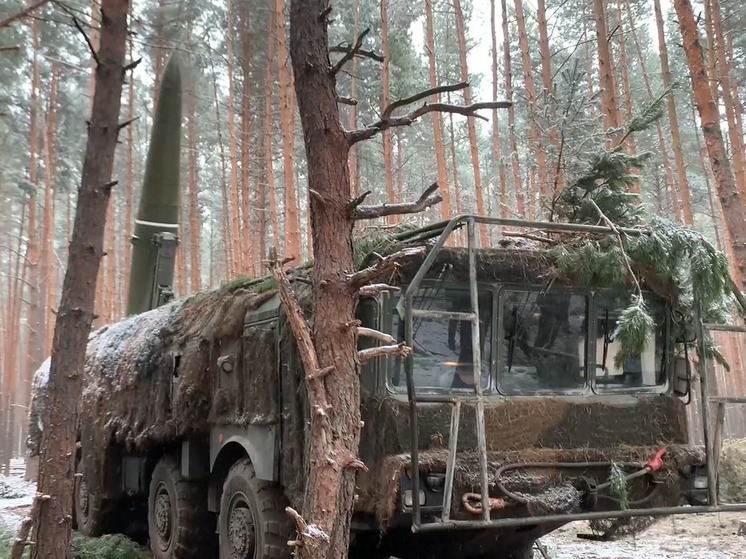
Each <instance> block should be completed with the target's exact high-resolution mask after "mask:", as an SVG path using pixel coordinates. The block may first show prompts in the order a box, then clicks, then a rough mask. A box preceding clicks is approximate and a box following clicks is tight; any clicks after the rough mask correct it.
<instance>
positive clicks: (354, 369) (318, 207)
mask: <svg viewBox="0 0 746 559" xmlns="http://www.w3.org/2000/svg"><path fill="white" fill-rule="evenodd" d="M328 8H329V0H292V2H291V10H290V54H291V58H292V63H293V71H294V77H295V90H296V94H297V95H296V97H297V99H298V106H299V110H300V116H301V123H302V126H303V135H304V140H305V147H306V161H307V165H308V188H309V191H315V192H316V193H318V195H319V196H311V221H312V226H313V247H314V270H313V283H314V290H313V293H314V294H313V308H314V321H313V341H314V345H315V347H316V352H317V353H318V358H319V367H320V368H326V367H333V368H334V372H332V373H331V374H328V375H326V376H325V377H324V378H322V379H320V381H319V382H317V383H316V385H317V386H316V387H313V388H315V389H316V390H319V391H321V392H322V393H325V399H326V403H327V404H328V406H329V407H328V408H327V409H323V408H321V409H319V408H317V409H316V410H315V411H314V413H313V419H312V423H311V432H312V433H313V434H312V440H311V444H310V448H309V456H308V463H309V464H311V465H312V466H311V467H310V469H309V472H308V477H307V480H306V492H305V499H304V506H303V516H304V518H305V519H306V521H307V522H308V524H311V525H316V526H317V527H318V528H319V529H320V530H322V531H323V534H325V535H326V536H327V537H326V538H324V537H320V538H316V539H312V538H307V539H306V540H304V545H303V546H302V547H301V548H300V549H299V550H298V551H299V556H300V557H301V559H305V558H312V557H313V558H322V557H323V558H325V559H333V558H340V559H341V558H344V557H346V556H347V550H348V547H349V531H350V520H351V514H352V507H353V504H354V493H355V470H354V469H353V468H352V467H351V466H352V465H353V464H354V461H355V460H356V459H357V450H358V444H359V440H360V430H361V425H360V407H359V402H360V383H359V376H358V372H359V364H358V362H357V346H356V333H355V331H354V328H351V327H350V324H352V323H353V322H352V321H353V320H354V312H355V305H356V302H357V292H356V289H355V288H354V286H352V285H350V284H349V283H348V282H346V281H344V280H343V279H341V278H344V277H345V275H346V274H348V273H350V271H352V270H353V259H352V243H351V239H352V230H353V220H352V219H351V216H350V212H349V203H350V177H349V171H348V167H347V159H348V153H349V146H350V143H349V141H348V139H347V135H346V134H345V131H344V130H343V128H342V125H341V123H340V119H339V110H338V106H337V95H336V90H335V77H334V74H333V73H332V72H330V63H329V55H328V33H327V24H328V22H327V20H326V15H325V10H327V9H328ZM307 373H308V371H307ZM309 388H312V387H311V386H309ZM311 540H313V541H311Z"/></svg>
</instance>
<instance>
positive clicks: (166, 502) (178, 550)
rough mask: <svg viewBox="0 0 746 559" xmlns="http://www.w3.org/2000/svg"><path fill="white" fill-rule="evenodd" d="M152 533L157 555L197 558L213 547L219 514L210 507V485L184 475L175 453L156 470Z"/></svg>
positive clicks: (152, 491)
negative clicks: (216, 515) (208, 495)
mask: <svg viewBox="0 0 746 559" xmlns="http://www.w3.org/2000/svg"><path fill="white" fill-rule="evenodd" d="M148 533H149V536H150V549H151V550H152V552H153V557H154V559H197V558H201V557H204V556H205V554H209V553H210V551H211V547H213V546H211V544H212V543H213V542H214V533H215V516H214V515H213V514H210V512H208V510H207V485H206V484H203V483H195V482H191V481H188V480H186V479H184V477H183V476H182V475H181V468H180V466H179V463H178V462H177V460H176V459H175V458H174V457H172V456H164V457H163V458H161V459H160V461H159V462H158V464H157V465H156V467H155V470H153V477H152V478H151V480H150V494H149V496H148Z"/></svg>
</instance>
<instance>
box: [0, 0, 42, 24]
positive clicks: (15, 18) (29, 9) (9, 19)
mask: <svg viewBox="0 0 746 559" xmlns="http://www.w3.org/2000/svg"><path fill="white" fill-rule="evenodd" d="M52 1H53V0H39V1H38V2H35V3H34V4H31V5H30V6H29V7H27V8H25V9H23V10H21V11H20V12H17V13H15V14H13V15H11V16H8V17H6V18H5V19H4V20H2V21H0V29H2V28H3V27H8V26H9V25H10V24H12V23H14V22H16V21H18V20H19V19H23V18H25V17H26V16H28V15H30V14H31V12H34V11H36V10H38V9H39V8H41V7H42V6H44V5H46V4H49V3H50V2H52Z"/></svg>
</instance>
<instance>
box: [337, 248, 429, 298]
mask: <svg viewBox="0 0 746 559" xmlns="http://www.w3.org/2000/svg"><path fill="white" fill-rule="evenodd" d="M424 255H425V247H423V246H421V247H412V248H405V249H403V250H400V251H399V252H395V253H394V254H391V255H389V256H381V257H379V259H378V262H376V263H375V264H374V265H373V266H370V267H369V268H365V269H363V270H360V271H359V272H355V273H354V274H349V275H348V276H347V281H348V282H349V283H350V285H352V286H353V287H356V288H358V289H359V288H361V287H362V286H364V285H366V284H369V283H374V282H375V281H376V280H378V279H380V278H382V277H384V276H386V275H387V274H388V275H390V274H392V273H394V272H395V271H396V270H397V269H398V268H399V266H400V265H401V263H402V262H404V261H406V260H411V259H412V258H418V257H421V256H424Z"/></svg>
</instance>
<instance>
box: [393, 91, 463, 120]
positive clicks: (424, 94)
mask: <svg viewBox="0 0 746 559" xmlns="http://www.w3.org/2000/svg"><path fill="white" fill-rule="evenodd" d="M467 87H469V82H461V83H454V84H451V85H440V86H437V87H431V88H430V89H426V90H425V91H420V92H419V93H415V94H414V95H412V96H410V97H405V98H404V99H398V100H397V101H394V102H393V103H391V104H390V105H389V106H388V107H386V108H384V110H383V114H382V115H381V120H388V119H389V118H390V117H391V115H392V114H394V111H395V110H396V109H399V108H401V107H406V106H407V105H411V104H412V103H416V102H417V101H422V100H423V99H427V98H428V97H431V96H433V95H437V94H438V93H448V92H452V91H461V90H462V89H466V88H467Z"/></svg>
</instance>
